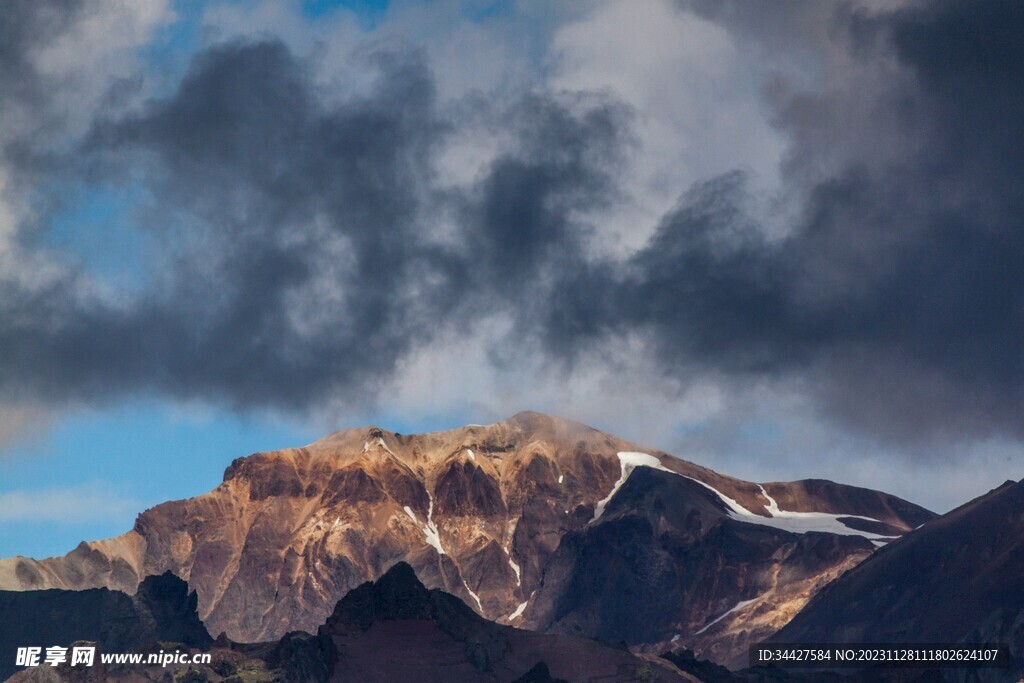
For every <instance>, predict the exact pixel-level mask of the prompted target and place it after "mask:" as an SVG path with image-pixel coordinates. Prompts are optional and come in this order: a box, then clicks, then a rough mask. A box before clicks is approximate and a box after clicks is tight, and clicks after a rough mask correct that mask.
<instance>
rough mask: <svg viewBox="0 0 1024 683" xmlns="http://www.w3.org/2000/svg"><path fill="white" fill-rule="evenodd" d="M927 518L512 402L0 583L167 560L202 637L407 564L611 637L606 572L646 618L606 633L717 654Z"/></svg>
mask: <svg viewBox="0 0 1024 683" xmlns="http://www.w3.org/2000/svg"><path fill="white" fill-rule="evenodd" d="M788 506H792V507H788ZM632 508H635V509H632ZM931 516H932V515H931V513H929V512H928V511H926V510H923V509H922V508H919V507H917V506H914V505H912V504H910V503H906V502H905V501H901V500H899V499H897V498H894V497H892V496H888V495H886V494H881V493H878V492H874V491H867V490H865V489H857V488H855V487H846V486H842V485H839V484H832V483H830V482H813V481H812V482H795V483H770V484H764V485H763V486H762V485H758V484H754V483H751V482H745V481H741V480H738V479H734V478H732V477H728V476H726V475H722V474H719V473H717V472H714V471H713V470H710V469H707V468H705V467H701V466H699V465H696V464H693V463H689V462H686V461H683V460H679V459H677V458H674V457H672V456H670V455H668V454H667V453H663V452H660V451H657V450H652V449H648V448H644V447H642V446H638V445H636V444H632V443H629V442H627V441H625V440H623V439H619V438H617V437H615V436H612V435H609V434H605V433H602V432H600V431H598V430H595V429H592V428H590V427H587V426H585V425H582V424H579V423H575V422H571V421H568V420H560V419H557V418H552V417H548V416H546V415H542V414H539V413H520V414H518V415H516V416H514V417H512V418H510V419H508V420H505V421H502V422H498V423H495V424H493V425H488V426H468V427H464V428H461V429H455V430H451V431H444V432H436V433H430V434H420V435H402V434H396V433H394V432H388V431H385V430H382V429H378V428H372V427H365V428H358V429H349V430H345V431H341V432H337V433H335V434H332V435H330V436H328V437H326V438H324V439H321V440H320V441H317V442H315V443H313V444H310V445H308V446H306V447H304V448H295V449H286V450H281V451H275V452H268V453H257V454H254V455H251V456H249V457H246V458H239V459H237V460H235V461H234V462H233V463H231V465H230V466H229V467H228V468H227V470H226V471H225V474H224V481H223V483H221V484H220V485H219V486H218V487H217V488H216V489H214V490H213V491H211V492H210V493H208V494H204V495H201V496H197V497H196V498H191V499H188V500H183V501H174V502H169V503H164V504H162V505H158V506H156V507H154V508H152V509H150V510H147V511H145V512H144V513H142V514H141V515H139V517H138V519H137V521H136V524H135V527H134V529H133V530H132V531H130V532H128V533H127V534H124V535H123V536H120V537H117V538H115V539H110V540H106V541H98V542H93V543H85V544H82V545H81V546H79V548H77V549H76V550H74V551H73V552H71V553H69V554H68V555H66V556H64V557H59V558H51V559H47V560H31V559H28V558H12V559H9V560H2V561H0V588H6V589H13V590H26V589H37V588H50V587H58V588H88V587H96V586H107V587H111V588H117V589H120V590H125V591H128V592H134V590H135V588H136V586H137V585H138V582H139V581H140V580H141V578H142V577H144V576H146V575H149V574H159V573H162V572H164V571H168V570H170V571H172V572H174V573H175V574H177V575H179V576H181V577H183V578H185V579H186V580H187V581H188V583H189V586H190V587H191V588H192V589H193V590H195V591H196V593H197V595H198V605H199V613H200V616H201V618H202V619H203V620H204V622H205V623H206V624H207V626H208V628H209V630H210V631H211V632H213V633H220V632H222V631H223V632H226V633H227V635H228V636H230V637H231V638H232V639H233V640H236V641H242V642H253V641H265V640H272V639H276V638H279V637H281V636H282V635H283V634H284V633H286V632H289V631H295V630H303V631H306V632H310V633H312V632H313V631H315V630H316V628H317V627H318V626H319V625H320V624H322V623H323V621H324V619H325V618H326V617H327V616H328V615H329V614H330V613H331V612H332V610H333V608H334V606H335V603H336V602H337V601H338V600H339V599H340V598H341V597H342V596H344V595H345V594H346V593H348V591H349V590H351V589H353V588H356V587H357V586H359V585H361V584H362V583H364V582H366V581H370V580H374V579H376V578H378V577H379V576H381V575H382V574H383V572H384V571H385V570H387V569H388V568H389V567H391V566H392V565H393V564H395V563H396V562H399V561H404V562H407V563H408V564H409V565H411V566H412V567H413V568H414V570H415V572H416V574H417V576H418V577H419V578H420V579H421V580H422V581H423V582H424V583H425V584H426V585H427V586H429V587H431V588H438V589H442V590H444V591H446V592H448V593H451V594H453V595H457V596H458V597H459V598H461V599H462V600H463V601H464V602H466V603H467V604H468V605H470V606H471V607H472V608H473V609H474V610H475V611H476V612H477V613H479V614H481V615H483V616H485V617H487V618H489V619H492V620H495V621H499V622H502V623H510V624H512V625H517V626H528V627H530V626H532V627H537V628H549V629H551V630H555V631H562V632H574V633H575V632H578V633H580V634H583V635H608V634H609V633H610V632H609V631H608V628H609V625H610V623H611V622H610V620H609V619H607V618H604V617H603V616H602V614H604V613H606V614H612V613H618V612H621V611H623V609H624V606H625V604H626V603H625V602H624V600H623V599H622V596H616V595H615V594H614V592H609V593H607V594H605V595H603V596H600V597H601V600H600V602H601V605H600V606H598V605H596V603H595V602H594V596H591V597H589V598H588V597H587V595H586V593H587V591H592V590H597V589H599V588H600V589H601V590H605V591H612V590H613V588H614V585H615V583H616V581H617V580H618V579H616V578H615V577H616V576H618V575H619V574H617V572H622V574H621V576H624V577H627V583H629V582H632V583H629V585H632V586H634V587H635V588H636V592H635V593H633V594H631V596H632V598H634V599H635V600H637V601H638V602H636V603H635V604H634V605H633V612H634V613H650V614H651V618H650V620H649V623H644V624H643V628H638V629H636V630H635V631H631V632H629V633H626V632H622V633H619V632H615V635H622V636H623V638H624V639H625V640H627V641H628V642H630V643H631V644H644V643H647V644H650V645H651V646H652V647H661V648H662V649H664V646H666V645H667V643H666V642H664V641H665V639H668V640H669V642H671V638H674V637H676V636H678V639H677V640H678V642H677V644H678V645H687V646H689V647H693V648H694V649H696V650H698V651H700V652H701V653H711V654H712V655H715V656H719V655H720V654H721V653H723V652H725V651H727V650H729V651H731V650H730V648H731V649H735V648H737V647H741V646H742V643H743V642H744V641H743V638H737V637H736V634H738V633H741V632H744V631H746V632H756V633H758V634H761V633H768V632H770V631H771V630H773V629H775V628H778V627H779V626H781V625H782V624H783V623H785V621H786V620H788V618H789V617H791V616H792V614H795V613H796V611H798V610H799V609H800V607H802V605H803V604H804V602H806V600H807V598H809V597H810V596H811V595H812V594H813V593H814V592H815V591H816V590H817V589H818V588H820V586H821V585H823V584H824V583H826V582H827V581H829V580H831V579H832V578H834V576H836V575H838V574H839V573H841V572H842V571H844V570H845V569H847V568H849V567H850V566H853V565H855V564H856V563H857V562H859V561H860V560H862V559H863V558H864V557H866V556H867V555H869V554H870V553H871V552H872V551H873V550H874V549H875V547H876V545H880V544H882V543H884V542H885V539H887V538H889V537H892V536H896V535H899V534H900V533H903V532H906V531H908V530H909V529H912V528H914V527H916V526H918V525H919V524H920V523H921V522H922V521H923V520H926V519H929V518H930V517H931ZM602 543H607V544H608V545H607V546H606V547H605V548H604V549H603V550H602V546H601V544H602ZM686 548H692V549H694V550H695V553H696V554H694V555H693V556H692V557H690V556H688V555H687V553H684V552H683V550H684V549H686ZM622 553H636V554H637V557H638V558H641V559H642V562H640V563H639V566H640V567H644V568H645V569H644V572H642V576H641V577H640V578H638V579H636V580H634V579H629V578H628V577H629V576H630V572H632V571H634V567H632V566H630V563H628V562H624V561H622V560H618V559H616V558H617V557H619V555H620V554H622ZM684 555H687V557H684ZM602 558H603V560H607V561H608V562H610V563H611V565H610V566H608V567H604V568H602V567H601V566H599V565H600V564H601V562H602V561H603V560H602ZM634 573H635V572H634ZM711 577H718V578H715V579H714V581H713V583H711V584H708V585H698V584H700V583H702V582H706V581H708V580H709V579H710V578H711ZM588 600H589V602H588ZM746 601H753V602H749V603H746ZM740 602H745V603H746V604H745V605H743V606H739V608H736V609H734V608H735V607H737V604H738V603H740ZM595 610H596V611H595ZM602 610H604V611H605V612H602ZM725 612H729V614H728V615H726V616H725V617H723V618H721V619H718V617H719V616H721V615H722V614H723V613H725ZM714 620H716V621H715V623H714V624H710V623H709V622H711V621H714ZM701 629H704V630H703V631H701ZM698 631H700V633H698ZM649 639H655V640H656V642H653V643H651V642H650V640H649ZM719 642H721V643H725V645H724V646H723V647H722V648H720V649H719V650H715V649H714V645H715V644H716V643H719ZM659 651H660V650H659ZM722 656H724V655H722Z"/></svg>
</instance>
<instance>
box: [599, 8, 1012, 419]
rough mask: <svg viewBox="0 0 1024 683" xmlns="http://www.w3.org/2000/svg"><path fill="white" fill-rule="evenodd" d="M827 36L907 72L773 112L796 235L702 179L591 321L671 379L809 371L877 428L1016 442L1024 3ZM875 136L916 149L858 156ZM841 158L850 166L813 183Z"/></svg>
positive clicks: (857, 23) (732, 181)
mask: <svg viewBox="0 0 1024 683" xmlns="http://www.w3.org/2000/svg"><path fill="white" fill-rule="evenodd" d="M782 9H786V10H787V11H788V10H790V9H792V7H787V8H782ZM829 30H830V31H831V32H832V33H833V35H834V34H835V32H837V31H841V32H845V33H846V34H847V35H846V37H847V38H848V40H849V44H850V46H851V48H850V49H851V50H852V51H853V54H854V57H855V59H856V60H859V61H860V62H861V63H867V64H871V63H872V62H874V61H882V60H884V59H885V58H886V57H889V56H891V55H893V54H894V55H895V56H896V57H897V58H898V60H899V62H900V65H901V70H902V71H903V72H904V73H907V74H909V78H908V79H906V80H901V81H897V82H893V83H891V84H887V83H885V82H881V83H880V84H879V86H878V89H877V91H875V92H864V91H862V90H856V91H853V92H842V91H840V92H830V93H828V94H825V95H816V94H813V93H812V94H804V93H799V94H796V95H793V96H792V97H790V98H788V99H787V100H785V101H782V102H781V103H780V111H779V115H778V123H779V125H780V126H781V127H782V128H783V129H784V130H785V131H786V132H787V133H788V135H789V136H790V139H791V142H792V148H791V155H792V158H793V159H796V160H799V164H797V167H796V168H791V173H790V178H791V182H792V183H794V184H795V185H796V186H798V188H800V191H801V192H802V193H803V194H804V195H805V196H806V197H807V200H806V203H805V206H804V208H803V210H802V212H801V216H800V219H799V221H798V223H797V225H796V226H795V227H794V229H793V231H792V232H791V233H790V234H789V235H788V236H786V237H785V238H783V239H778V240H768V239H766V238H764V237H762V236H761V233H760V232H759V231H758V230H756V229H754V227H755V226H756V221H755V220H754V219H753V218H751V217H750V215H749V213H747V211H746V207H748V206H750V202H749V201H748V200H746V199H745V197H744V187H745V183H744V182H743V178H742V176H741V175H739V174H730V175H727V176H723V177H721V178H718V179H714V180H710V181H707V182H704V183H702V184H700V185H698V186H697V187H695V188H693V189H692V190H691V191H690V193H689V194H688V195H687V196H685V197H684V199H683V200H682V202H681V204H680V206H679V208H678V209H677V210H676V211H675V212H673V213H672V214H671V215H669V216H666V217H665V219H664V220H663V221H662V224H661V226H660V227H659V229H658V231H657V233H656V235H655V236H654V238H653V239H652V240H651V242H650V243H649V245H648V246H647V247H646V248H645V249H643V250H642V251H641V252H639V253H638V254H637V255H636V256H634V257H633V258H632V259H631V260H630V263H629V264H628V265H629V267H628V268H626V269H622V272H624V273H626V275H625V276H624V277H620V278H618V279H615V278H614V277H613V276H611V275H609V277H608V278H606V279H605V281H608V282H614V283H615V284H614V286H612V287H611V288H610V289H609V290H608V292H607V296H606V297H605V298H606V299H607V300H609V301H612V302H614V303H613V304H611V305H609V306H607V307H605V308H604V311H603V312H604V314H605V315H606V319H605V320H604V321H602V322H601V323H600V324H597V325H595V324H594V323H593V322H592V319H593V311H588V312H587V314H586V315H585V316H584V317H585V318H586V319H588V320H591V322H590V323H588V325H589V327H590V329H591V330H592V331H593V333H594V334H598V335H602V334H607V333H609V331H612V330H617V329H621V328H624V327H627V326H628V327H633V328H635V327H637V326H640V327H642V328H643V329H647V330H649V331H650V332H652V333H653V336H654V339H655V340H656V346H657V348H658V350H659V353H660V355H661V357H662V359H663V361H664V363H665V364H666V367H667V368H676V369H682V368H685V367H687V366H689V365H692V364H693V363H695V362H696V363H701V364H710V365H712V366H714V367H718V368H721V369H725V370H727V371H730V372H732V373H734V374H746V375H750V374H755V375H758V374H760V375H763V374H768V375H772V376H779V375H782V374H785V373H789V374H792V375H794V376H798V377H802V378H803V380H804V381H805V382H806V383H807V384H808V385H809V386H810V387H811V388H812V390H813V391H814V392H816V393H817V395H818V396H819V398H820V400H821V404H822V405H823V406H824V407H825V408H826V410H828V411H830V412H831V413H833V414H834V415H836V416H837V417H839V418H841V419H843V420H845V421H847V422H851V423H854V424H857V425H858V426H860V427H864V428H867V429H868V430H869V431H871V432H876V433H882V434H885V435H886V436H897V437H901V438H914V437H920V436H923V435H926V434H929V433H935V432H940V433H946V432H948V433H959V434H965V433H985V432H989V431H991V430H993V429H995V430H999V431H1004V432H1006V433H1014V434H1017V435H1021V434H1022V433H1024V426H1022V425H1024V423H1022V422H1021V419H1020V418H1021V416H1022V415H1024V351H1022V345H1021V340H1022V339H1024V267H1022V265H1024V224H1022V221H1024V218H1022V216H1024V213H1022V209H1024V202H1022V197H1024V191H1022V187H1024V186H1022V184H1021V183H1020V170H1021V168H1024V164H1022V162H1024V154H1022V150H1024V127H1022V124H1021V122H1022V121H1024V89H1022V88H1021V87H1020V85H1021V82H1022V81H1021V79H1022V78H1024V7H1022V6H1021V5H1020V4H1017V3H1012V2H995V3H984V6H979V5H977V4H976V3H961V2H945V3H929V4H926V5H922V6H920V7H917V8H915V9H909V10H905V11H901V12H897V13H895V14H893V15H889V16H884V17H878V16H875V17H872V16H868V15H863V14H859V13H857V12H851V11H846V10H844V11H840V12H836V13H835V15H834V16H832V17H831V18H830V27H829ZM883 73H885V72H883ZM856 83H858V84H859V82H856ZM844 98H851V99H852V98H858V99H861V100H863V99H864V98H871V99H870V101H869V102H868V103H869V104H870V105H871V107H870V108H873V109H874V110H875V111H876V112H877V119H876V121H875V123H876V127H875V128H874V129H871V130H870V133H869V134H868V135H864V134H863V133H858V132H857V131H856V130H851V128H849V127H847V126H846V125H845V124H846V121H845V120H844V118H843V116H842V113H843V112H842V109H843V107H844V105H846V104H848V102H847V101H845V100H844ZM858 135H861V136H863V137H861V138H859V139H858V137H857V136H858ZM879 139H882V140H886V139H896V140H903V141H905V144H904V147H903V149H901V150H900V153H899V154H892V153H891V150H890V151H885V152H880V153H878V154H876V155H874V156H873V155H872V154H870V153H868V154H866V153H865V150H868V151H869V152H870V151H872V150H874V149H876V148H877V147H878V146H879V143H878V140H879ZM837 148H839V149H842V148H848V149H850V150H851V152H850V154H849V158H848V159H846V162H845V163H840V164H836V163H835V160H834V159H832V160H830V163H829V164H827V165H826V164H822V167H826V168H828V167H833V168H836V171H835V172H833V173H829V174H828V175H826V176H825V177H819V178H816V179H814V180H813V182H807V181H806V169H807V168H808V167H814V166H815V164H816V162H817V161H818V160H819V159H821V158H823V157H828V156H829V155H833V154H834V150H835V149H837ZM587 289H588V291H591V292H593V291H594V290H593V288H592V287H587Z"/></svg>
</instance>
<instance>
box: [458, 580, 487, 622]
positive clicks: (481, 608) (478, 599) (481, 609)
mask: <svg viewBox="0 0 1024 683" xmlns="http://www.w3.org/2000/svg"><path fill="white" fill-rule="evenodd" d="M462 585H463V586H465V587H466V590H467V591H468V592H469V594H470V596H472V598H473V599H474V600H476V608H477V610H478V611H479V612H480V613H481V614H482V613H483V611H484V608H483V606H481V605H480V598H479V597H477V594H476V593H474V592H473V589H472V588H470V587H469V584H468V583H466V580H465V579H463V580H462Z"/></svg>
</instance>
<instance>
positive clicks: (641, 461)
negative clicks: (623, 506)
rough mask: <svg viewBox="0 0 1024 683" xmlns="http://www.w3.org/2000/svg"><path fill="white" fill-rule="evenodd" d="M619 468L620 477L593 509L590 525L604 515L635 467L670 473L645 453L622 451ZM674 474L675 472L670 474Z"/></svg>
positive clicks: (659, 462) (658, 461)
mask: <svg viewBox="0 0 1024 683" xmlns="http://www.w3.org/2000/svg"><path fill="white" fill-rule="evenodd" d="M619 467H620V468H621V471H622V475H621V476H620V477H619V480H618V481H617V482H615V486H612V490H611V491H610V492H609V493H608V495H607V496H605V497H604V499H603V500H600V501H598V503H597V505H596V506H595V507H594V518H593V519H592V520H590V522H591V523H594V522H596V521H597V520H598V519H600V518H601V515H603V514H604V509H605V507H606V506H607V505H608V503H609V501H611V499H612V497H613V496H615V494H616V493H618V492H619V489H620V488H622V485H623V484H625V483H626V480H627V479H629V475H630V474H632V473H633V470H634V469H636V468H637V467H653V468H654V469H656V470H665V471H666V472H672V470H670V469H667V468H666V467H664V466H663V465H662V464H661V461H660V460H658V459H657V458H655V457H654V456H653V455H648V454H647V453H633V452H629V451H623V452H621V453H619ZM672 474H675V472H672Z"/></svg>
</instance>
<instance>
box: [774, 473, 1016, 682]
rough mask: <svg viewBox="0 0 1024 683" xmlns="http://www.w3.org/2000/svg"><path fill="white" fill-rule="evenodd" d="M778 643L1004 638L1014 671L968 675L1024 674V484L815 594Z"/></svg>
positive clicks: (936, 524) (970, 506)
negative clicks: (1008, 647) (1009, 651)
mask: <svg viewBox="0 0 1024 683" xmlns="http://www.w3.org/2000/svg"><path fill="white" fill-rule="evenodd" d="M774 640H776V641H777V642H838V643H856V642H891V643H900V642H940V643H956V642H973V643H1004V644H1007V645H1009V646H1010V650H1011V655H1012V658H1013V660H1014V662H1015V664H1014V668H1013V670H1012V671H1005V670H1004V671H999V670H988V671H985V670H977V671H971V672H970V675H971V676H972V678H971V680H978V681H982V680H993V681H1001V680H1012V681H1016V680H1019V679H1020V678H1024V481H1021V482H1012V481H1008V482H1006V483H1005V484H1003V485H1002V486H1000V487H999V488H997V489H994V490H993V491H991V492H989V493H987V494H985V495H984V496H981V497H980V498H977V499H975V500H973V501H971V502H969V503H967V504H965V505H962V506H961V507H959V508H957V509H956V510H953V511H951V512H949V513H947V514H945V515H943V516H942V517H939V518H937V519H934V520H932V521H930V522H928V523H927V524H925V525H924V527H922V528H921V529H919V530H917V531H915V532H914V533H913V534H910V535H908V536H906V537H905V538H902V539H900V540H898V541H896V542H894V543H892V544H891V545H889V546H888V547H886V548H883V549H882V550H880V551H878V552H877V553H875V554H874V555H873V556H872V557H871V558H869V559H868V560H867V561H865V562H863V563H862V564H860V565H859V566H857V567H856V568H854V569H852V570H851V571H849V572H848V573H846V574H845V575H844V576H843V577H842V578H841V579H839V580H838V581H836V582H835V583H833V584H831V585H830V586H828V587H827V588H826V589H824V590H823V591H821V593H819V594H818V595H817V596H815V598H814V599H813V600H812V601H811V602H810V604H808V605H807V607H806V608H805V609H804V610H803V611H802V612H801V613H800V614H798V615H797V616H796V618H794V619H793V620H792V621H791V622H790V623H789V624H788V625H787V626H786V627H785V628H783V629H782V630H781V631H779V632H778V633H777V634H776V635H775V638H774ZM961 673H962V676H961V677H963V678H966V676H967V673H965V672H961ZM947 678H948V679H949V680H957V679H958V678H957V677H956V676H954V675H953V674H947Z"/></svg>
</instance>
